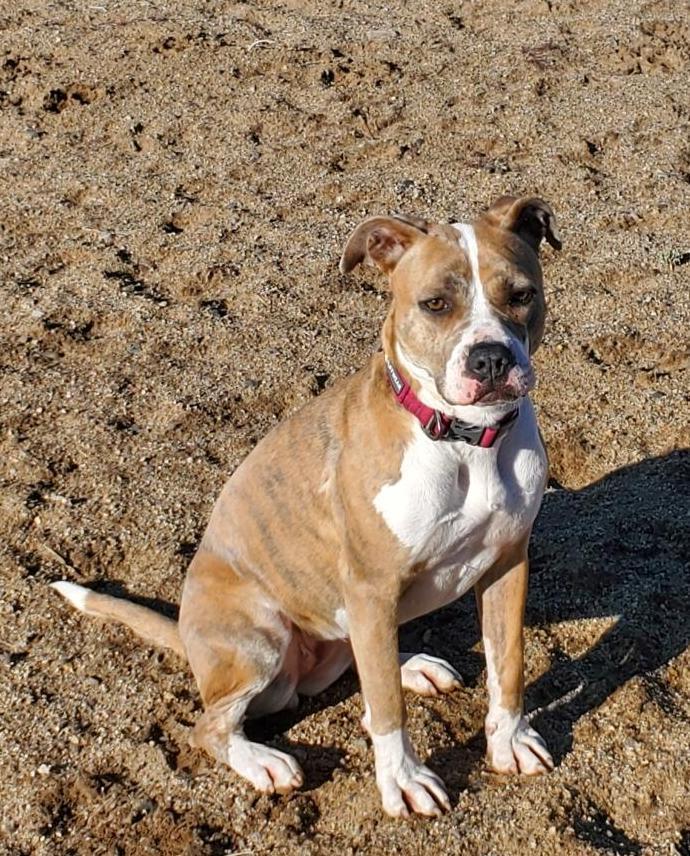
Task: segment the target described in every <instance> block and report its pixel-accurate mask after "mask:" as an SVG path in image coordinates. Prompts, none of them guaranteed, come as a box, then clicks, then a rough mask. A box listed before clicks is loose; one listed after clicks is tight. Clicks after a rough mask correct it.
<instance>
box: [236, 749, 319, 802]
mask: <svg viewBox="0 0 690 856" xmlns="http://www.w3.org/2000/svg"><path fill="white" fill-rule="evenodd" d="M228 764H229V765H230V766H231V767H232V769H233V770H234V771H235V772H236V773H238V774H239V775H240V776H242V777H243V778H245V779H247V781H249V782H251V784H252V785H254V787H255V788H256V789H257V790H258V791H261V792H262V793H264V794H273V793H278V794H289V793H290V792H291V791H294V790H295V788H299V787H300V786H301V785H302V784H303V782H304V774H303V773H302V770H301V768H300V766H299V764H298V763H297V761H295V759H294V758H293V757H292V755H288V754H286V753H285V752H280V751H279V750H278V749H273V748H272V747H271V746H264V745H263V744H262V743H251V742H250V741H249V740H247V738H246V737H244V735H234V736H233V737H232V738H231V740H230V743H229V745H228Z"/></svg>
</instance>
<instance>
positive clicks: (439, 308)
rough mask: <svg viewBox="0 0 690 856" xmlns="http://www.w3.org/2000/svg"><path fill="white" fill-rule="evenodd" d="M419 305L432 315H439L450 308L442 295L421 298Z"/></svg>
mask: <svg viewBox="0 0 690 856" xmlns="http://www.w3.org/2000/svg"><path fill="white" fill-rule="evenodd" d="M419 305H420V307H421V308H422V309H423V310H424V311H425V312H431V313H432V314H433V315H439V314H440V313H441V312H447V311H448V310H449V309H450V303H448V301H447V300H444V299H443V297H432V298H431V300H423V301H422V302H421V303H420V304H419Z"/></svg>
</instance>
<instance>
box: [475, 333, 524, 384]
mask: <svg viewBox="0 0 690 856" xmlns="http://www.w3.org/2000/svg"><path fill="white" fill-rule="evenodd" d="M514 365H515V357H514V356H513V355H512V353H511V352H510V349H509V348H506V346H505V345H501V344H500V342H480V343H479V344H478V345H475V346H474V347H473V348H472V349H471V350H470V352H469V354H468V356H467V368H468V369H469V372H470V374H472V375H474V377H476V378H478V379H479V380H490V381H493V382H494V383H495V382H496V381H497V380H501V379H502V378H504V377H505V376H506V375H507V374H508V372H509V371H510V370H511V369H512V367H513V366H514Z"/></svg>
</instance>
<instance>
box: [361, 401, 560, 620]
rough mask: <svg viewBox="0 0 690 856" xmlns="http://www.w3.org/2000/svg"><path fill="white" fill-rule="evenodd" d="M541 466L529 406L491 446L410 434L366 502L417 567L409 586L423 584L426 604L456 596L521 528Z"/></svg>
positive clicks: (537, 497)
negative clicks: (394, 474) (393, 467)
mask: <svg viewBox="0 0 690 856" xmlns="http://www.w3.org/2000/svg"><path fill="white" fill-rule="evenodd" d="M546 467H547V464H546V455H545V452H544V449H543V447H542V445H541V441H540V439H539V434H538V431H537V428H536V422H535V420H534V416H533V413H532V412H531V408H530V409H529V410H527V411H526V412H524V413H522V414H521V416H520V419H519V420H518V423H516V425H515V426H514V428H513V430H512V431H511V432H510V434H509V435H507V436H506V437H505V438H504V439H503V441H502V443H501V445H500V446H499V448H498V449H477V448H475V447H470V446H467V445H465V444H460V443H442V442H438V443H433V442H430V441H429V440H428V438H427V437H425V436H424V435H423V434H422V433H421V431H420V432H418V434H416V435H415V438H414V440H413V441H412V442H411V444H410V446H409V447H408V449H407V450H406V452H405V454H404V456H403V461H402V465H401V470H400V477H399V479H398V480H397V481H395V482H393V483H391V484H387V485H385V486H384V487H382V488H381V490H380V491H379V493H378V495H377V496H376V499H375V503H374V504H375V506H376V509H377V510H378V512H379V513H380V514H381V515H382V516H383V518H384V520H385V521H386V524H387V526H388V527H389V529H390V530H391V531H392V532H393V533H394V534H395V536H396V537H397V538H398V540H399V541H400V542H401V543H402V544H404V546H406V547H407V548H408V550H409V551H410V559H411V564H415V565H422V566H424V568H425V572H424V574H423V577H422V578H420V579H419V580H417V581H415V583H413V585H412V589H415V590H416V589H418V588H419V587H422V588H425V589H430V590H431V591H430V592H428V594H429V595H430V596H431V598H432V600H433V601H434V602H433V603H430V604H429V605H428V606H429V608H435V607H436V606H441V605H443V603H447V602H449V601H450V600H453V599H455V598H456V597H458V596H459V595H460V594H462V593H463V591H465V590H466V589H467V588H469V586H471V585H472V584H473V583H474V582H476V580H477V579H478V577H479V576H481V574H482V573H484V571H486V570H487V569H488V568H489V567H490V566H491V565H492V564H493V562H494V561H495V560H496V559H497V557H498V555H499V553H500V552H501V549H502V548H504V547H505V546H507V545H508V544H511V543H515V542H516V541H518V540H519V539H520V537H522V536H523V535H524V534H525V533H526V532H527V531H528V530H529V528H530V526H531V525H532V523H533V522H534V518H535V517H536V515H537V512H538V510H539V505H540V503H541V497H542V492H543V487H544V482H545V477H546ZM411 594H414V595H415V596H417V595H419V592H418V591H415V592H411ZM424 611H428V610H427V609H425V610H424ZM417 614H419V613H417Z"/></svg>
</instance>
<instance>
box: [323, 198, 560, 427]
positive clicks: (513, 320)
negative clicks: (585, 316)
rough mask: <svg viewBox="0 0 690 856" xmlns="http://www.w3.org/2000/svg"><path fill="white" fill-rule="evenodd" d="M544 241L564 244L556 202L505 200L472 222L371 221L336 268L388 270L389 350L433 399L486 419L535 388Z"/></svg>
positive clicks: (460, 414)
mask: <svg viewBox="0 0 690 856" xmlns="http://www.w3.org/2000/svg"><path fill="white" fill-rule="evenodd" d="M543 239H546V240H547V241H548V242H549V243H550V244H551V245H552V246H553V247H555V248H556V249H560V247H561V242H560V238H559V237H558V233H557V231H556V222H555V216H554V213H553V211H552V210H551V207H550V206H549V205H548V204H547V203H546V202H544V201H542V200H541V199H537V198H535V197H525V198H521V199H516V198H514V197H510V196H504V197H502V198H501V199H499V200H497V201H496V202H495V203H494V204H493V205H492V206H491V208H489V209H488V211H486V212H485V213H484V214H483V215H482V216H480V217H479V218H478V219H477V220H475V221H474V222H473V223H471V224H465V223H454V224H451V225H439V224H432V223H427V222H425V221H423V220H419V219H417V218H409V217H402V216H394V217H372V218H370V219H368V220H365V221H364V222H363V223H361V224H360V225H359V226H358V227H357V228H356V229H355V230H354V232H353V233H352V234H351V235H350V237H349V239H348V241H347V244H346V246H345V250H344V252H343V256H342V259H341V261H340V270H341V271H342V272H343V273H346V272H347V271H350V270H352V269H353V268H354V267H355V266H356V265H357V264H359V263H360V262H363V261H365V262H368V263H370V264H374V265H376V266H377V267H378V268H379V269H380V270H381V271H383V272H384V273H386V274H388V277H389V288H390V291H391V293H392V295H393V301H392V304H391V309H390V313H389V315H388V318H387V319H386V323H385V325H384V330H383V342H384V348H385V351H386V354H387V355H388V356H389V357H390V358H391V359H392V360H393V361H394V362H396V363H397V364H398V365H399V367H400V369H401V370H402V371H403V372H406V373H407V374H408V375H411V376H412V378H414V379H415V380H416V381H417V382H418V384H419V385H420V388H421V392H422V393H423V395H424V396H425V398H427V399H428V403H429V404H431V405H432V406H438V407H441V408H442V409H445V410H446V411H449V410H450V411H452V412H454V413H455V415H457V416H458V417H460V418H473V419H474V420H475V421H479V422H487V423H488V422H490V421H491V420H492V419H493V418H495V417H496V415H498V412H499V411H501V410H508V409H510V408H512V407H514V403H515V400H516V399H518V398H520V397H521V396H523V395H525V394H526V393H527V392H528V391H529V390H530V389H531V388H532V386H533V385H534V371H533V369H532V365H531V360H530V357H531V354H533V353H534V351H535V350H536V349H537V347H538V346H539V343H540V342H541V337H542V333H543V330H544V318H545V315H546V305H545V301H544V289H543V283H542V273H541V266H540V264H539V246H540V244H541V242H542V240H543Z"/></svg>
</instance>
